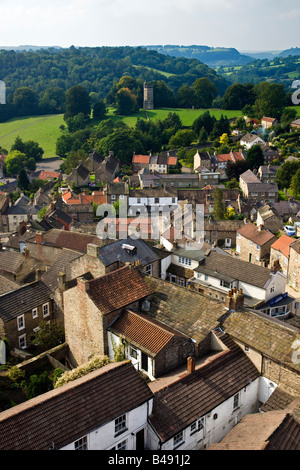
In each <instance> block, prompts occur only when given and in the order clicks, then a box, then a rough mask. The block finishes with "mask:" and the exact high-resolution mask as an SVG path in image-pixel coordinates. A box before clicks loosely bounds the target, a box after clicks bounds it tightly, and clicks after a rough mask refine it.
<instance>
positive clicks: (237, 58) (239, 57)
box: [144, 45, 253, 68]
mask: <svg viewBox="0 0 300 470" xmlns="http://www.w3.org/2000/svg"><path fill="white" fill-rule="evenodd" d="M144 47H146V49H148V50H154V51H157V52H159V53H160V54H166V55H170V56H173V57H186V58H188V59H197V60H200V61H201V62H203V63H204V64H206V65H209V66H210V67H213V68H216V67H220V66H231V65H244V64H247V63H249V62H251V61H252V60H253V58H252V57H248V56H246V55H243V54H240V53H239V52H238V51H237V50H236V49H234V48H226V47H209V46H197V45H191V46H180V45H155V46H154V45H147V46H144Z"/></svg>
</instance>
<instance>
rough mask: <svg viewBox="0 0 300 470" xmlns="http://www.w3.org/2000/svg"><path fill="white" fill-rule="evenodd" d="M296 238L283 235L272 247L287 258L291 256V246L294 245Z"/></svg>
mask: <svg viewBox="0 0 300 470" xmlns="http://www.w3.org/2000/svg"><path fill="white" fill-rule="evenodd" d="M294 241H295V238H292V237H288V236H287V235H281V237H279V238H278V239H277V240H276V242H274V243H273V244H272V245H271V248H273V249H274V250H278V251H280V252H281V253H282V254H283V255H284V256H285V257H286V258H288V257H289V254H290V245H291V244H292V243H294Z"/></svg>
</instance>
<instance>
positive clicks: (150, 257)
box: [99, 237, 159, 266]
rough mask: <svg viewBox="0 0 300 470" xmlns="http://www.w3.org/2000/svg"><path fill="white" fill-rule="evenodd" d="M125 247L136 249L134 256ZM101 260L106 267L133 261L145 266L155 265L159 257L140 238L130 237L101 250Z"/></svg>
mask: <svg viewBox="0 0 300 470" xmlns="http://www.w3.org/2000/svg"><path fill="white" fill-rule="evenodd" d="M123 245H130V246H133V247H135V250H134V254H132V253H128V251H127V250H126V249H124V248H123ZM99 258H100V260H101V261H102V263H103V264H104V265H105V266H109V265H110V264H113V263H115V262H116V261H120V262H121V263H123V264H125V263H132V262H133V261H138V260H139V261H141V264H142V265H143V266H146V265H148V264H151V263H153V262H154V261H157V260H158V259H159V256H158V255H157V254H156V253H155V252H154V251H153V250H152V248H150V246H148V245H147V243H146V242H145V241H144V240H142V239H140V238H136V239H135V238H131V237H128V238H126V239H124V240H122V239H121V240H117V241H116V242H113V243H110V244H108V245H106V246H103V247H102V248H101V249H100V250H99Z"/></svg>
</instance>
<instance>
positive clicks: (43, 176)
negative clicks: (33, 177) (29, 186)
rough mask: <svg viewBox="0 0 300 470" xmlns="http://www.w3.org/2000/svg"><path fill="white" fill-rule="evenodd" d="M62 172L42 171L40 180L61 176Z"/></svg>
mask: <svg viewBox="0 0 300 470" xmlns="http://www.w3.org/2000/svg"><path fill="white" fill-rule="evenodd" d="M59 176H60V173H59V172H57V171H44V170H43V171H41V172H40V174H39V179H40V180H47V179H51V178H59Z"/></svg>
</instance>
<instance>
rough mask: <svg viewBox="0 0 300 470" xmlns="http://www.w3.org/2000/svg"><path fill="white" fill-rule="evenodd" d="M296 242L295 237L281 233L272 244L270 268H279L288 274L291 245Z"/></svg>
mask: <svg viewBox="0 0 300 470" xmlns="http://www.w3.org/2000/svg"><path fill="white" fill-rule="evenodd" d="M294 242H295V239H294V238H292V237H288V236H287V235H281V237H279V238H278V239H277V240H276V241H275V242H274V243H273V244H272V245H271V250H270V269H279V270H280V271H281V272H282V273H283V274H284V275H285V276H287V274H288V270H289V258H290V246H291V244H292V243H294Z"/></svg>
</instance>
